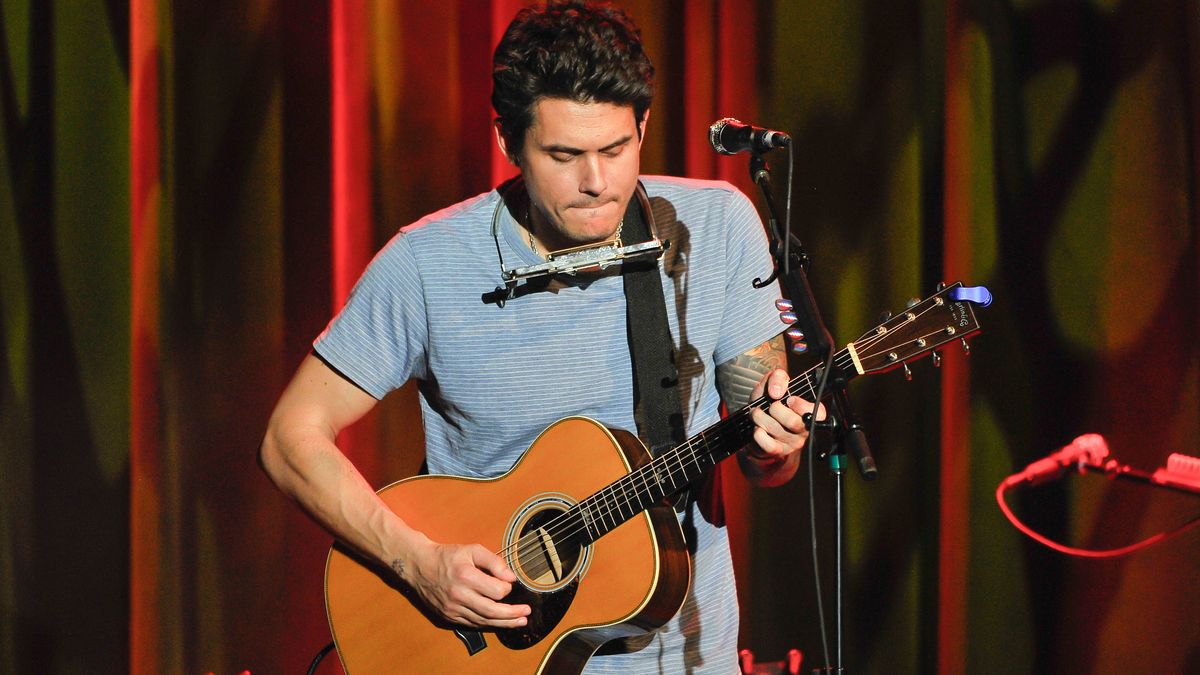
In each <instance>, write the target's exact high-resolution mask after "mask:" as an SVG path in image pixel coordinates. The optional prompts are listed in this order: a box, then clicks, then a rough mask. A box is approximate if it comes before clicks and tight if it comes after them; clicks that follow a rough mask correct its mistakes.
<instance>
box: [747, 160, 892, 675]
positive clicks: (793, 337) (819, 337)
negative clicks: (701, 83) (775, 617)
mask: <svg viewBox="0 0 1200 675" xmlns="http://www.w3.org/2000/svg"><path fill="white" fill-rule="evenodd" d="M791 151H792V150H791V148H790V147H789V148H788V152H789V153H791ZM789 159H790V154H789ZM750 178H751V179H752V180H753V181H754V183H755V184H756V185H758V187H759V189H760V190H761V191H762V194H763V199H764V200H765V201H766V203H767V209H768V212H769V216H770V218H769V220H770V223H769V227H768V231H769V232H770V238H771V241H770V250H771V255H772V257H773V258H774V264H775V269H774V271H773V273H772V275H771V276H770V277H768V278H767V279H766V280H765V281H762V280H760V279H755V280H754V285H755V287H756V288H761V287H763V286H765V285H767V284H769V283H771V281H773V280H774V279H776V278H778V279H779V281H780V283H781V284H782V285H783V295H784V298H785V299H784V300H781V301H780V302H779V303H777V304H778V306H779V307H780V309H781V310H782V314H781V318H783V319H784V322H785V323H792V324H794V326H795V327H796V328H793V329H791V330H789V331H788V341H789V342H790V343H791V344H792V351H794V352H796V353H805V352H808V351H812V352H813V353H814V354H815V355H816V356H817V357H818V358H820V359H821V361H822V363H824V366H822V368H823V370H827V371H828V372H823V373H822V386H823V387H825V389H824V390H825V391H828V392H829V399H828V401H829V404H830V412H831V413H832V414H830V415H829V416H828V417H827V418H826V419H825V420H824V421H817V420H815V419H814V418H813V417H812V416H811V415H806V416H805V422H806V424H807V426H808V428H809V441H808V449H809V451H811V449H812V447H813V446H814V440H818V441H820V442H822V443H823V444H824V445H823V447H825V448H827V450H825V451H823V452H822V453H821V454H820V455H818V457H819V458H820V459H827V460H828V461H829V468H830V471H831V472H832V474H833V476H834V496H833V501H834V528H835V548H836V558H837V564H836V565H835V572H834V573H835V587H836V588H835V605H836V606H835V611H836V621H835V624H834V625H835V642H836V645H837V646H836V652H835V653H836V657H835V659H834V663H833V665H830V664H829V663H828V652H827V651H826V665H825V667H824V668H822V669H817V670H814V672H823V673H837V674H838V675H840V674H841V673H844V672H845V669H844V666H843V661H842V623H843V622H842V575H843V571H844V567H845V563H844V543H843V524H842V520H843V518H842V505H843V503H844V496H843V494H842V486H843V474H844V466H845V454H846V451H847V448H848V449H849V451H850V452H851V453H852V454H853V455H854V457H855V460H856V461H857V464H858V468H859V472H860V473H861V474H862V477H863V478H864V479H866V480H874V479H875V477H876V475H877V474H878V469H877V468H876V466H875V459H874V457H873V456H872V455H871V449H870V446H869V445H868V444H867V438H866V434H865V433H864V432H863V427H862V424H861V423H860V422H859V420H858V418H857V416H856V415H855V414H854V411H853V409H852V408H851V406H850V399H849V397H848V396H847V395H846V384H847V382H848V378H847V377H846V375H845V374H844V373H842V372H840V370H839V368H838V366H836V365H835V364H833V362H832V360H831V359H830V356H831V355H832V354H833V352H834V343H833V337H832V336H831V335H830V333H829V329H828V328H827V327H826V325H825V322H824V320H822V318H821V312H820V310H819V309H818V308H817V301H816V298H815V297H813V293H812V286H810V285H809V282H808V274H807V270H808V267H809V265H810V264H811V262H810V260H809V258H808V254H807V252H806V251H805V250H804V247H803V245H802V244H801V243H800V240H799V239H798V238H797V237H796V236H795V235H793V234H792V233H791V230H790V223H789V222H787V221H786V220H784V221H782V222H783V226H784V227H783V230H782V232H781V231H780V229H779V223H780V222H781V220H780V218H779V212H778V209H777V208H776V205H775V199H774V196H773V194H772V191H771V174H770V169H769V168H768V167H767V163H766V160H765V159H764V158H763V156H762V153H760V152H751V157H750ZM788 180H789V181H790V180H791V175H790V173H789V176H788ZM789 206H790V205H789ZM788 215H789V216H790V213H789V214H788ZM797 328H798V330H797ZM821 391H822V389H821V387H818V393H817V395H818V396H819V397H820V396H821V393H820V392H821ZM814 403H815V401H814ZM823 634H824V628H823V627H822V635H823Z"/></svg>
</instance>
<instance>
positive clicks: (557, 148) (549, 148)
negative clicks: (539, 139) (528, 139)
mask: <svg viewBox="0 0 1200 675" xmlns="http://www.w3.org/2000/svg"><path fill="white" fill-rule="evenodd" d="M631 140H633V136H632V135H630V136H622V137H621V138H618V139H617V140H615V141H613V142H612V143H609V144H608V145H606V146H604V147H603V148H600V150H599V152H607V151H609V150H613V149H615V148H617V147H619V146H622V145H625V144H626V143H628V142H629V141H631ZM542 150H543V151H545V152H565V153H567V154H568V155H582V154H583V153H584V152H586V151H585V150H583V149H581V148H572V147H571V146H569V145H546V146H542Z"/></svg>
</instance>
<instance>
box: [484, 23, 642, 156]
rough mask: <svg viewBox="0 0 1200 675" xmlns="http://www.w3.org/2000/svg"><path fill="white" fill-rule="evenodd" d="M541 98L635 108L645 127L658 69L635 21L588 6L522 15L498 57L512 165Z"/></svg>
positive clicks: (495, 70)
mask: <svg viewBox="0 0 1200 675" xmlns="http://www.w3.org/2000/svg"><path fill="white" fill-rule="evenodd" d="M542 98H564V99H569V100H572V101H577V102H580V103H593V102H595V103H613V104H617V105H631V106H633V114H634V119H636V120H637V121H638V122H641V119H642V116H643V115H644V114H645V112H646V110H648V109H649V108H650V102H651V100H653V99H654V66H653V65H652V64H651V63H650V57H649V56H647V55H646V51H645V50H644V49H643V48H642V34H641V31H640V30H638V27H637V26H636V25H635V24H634V23H633V19H631V18H629V15H628V14H626V13H625V11H624V10H622V9H620V8H618V7H614V6H612V5H608V4H597V3H589V2H583V1H582V0H567V1H565V2H550V3H547V4H546V5H538V6H534V7H526V8H524V9H522V10H521V11H519V12H517V15H516V17H514V18H513V20H512V23H510V24H509V25H508V29H507V30H505V31H504V37H503V38H501V39H500V44H498V45H496V52H495V54H494V55H493V57H492V107H494V108H495V109H496V119H497V120H498V121H499V122H500V132H501V133H502V134H503V135H504V140H505V143H506V144H507V146H508V150H509V153H510V154H511V155H512V159H514V160H516V159H518V158H517V156H516V155H517V154H518V153H519V152H520V150H521V148H522V147H524V144H525V132H526V131H527V130H528V129H529V125H530V124H531V123H532V121H533V107H534V105H535V104H536V103H537V102H538V100H540V99H542ZM638 133H639V134H640V133H641V127H639V128H638Z"/></svg>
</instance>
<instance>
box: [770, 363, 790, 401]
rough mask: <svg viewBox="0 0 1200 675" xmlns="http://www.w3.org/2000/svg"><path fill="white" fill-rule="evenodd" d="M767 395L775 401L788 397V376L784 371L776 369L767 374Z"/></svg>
mask: <svg viewBox="0 0 1200 675" xmlns="http://www.w3.org/2000/svg"><path fill="white" fill-rule="evenodd" d="M767 393H768V394H770V396H771V398H773V399H775V400H779V399H781V398H783V397H785V396H787V395H788V374H787V371H786V370H783V369H782V368H776V369H775V370H772V371H771V372H769V373H767Z"/></svg>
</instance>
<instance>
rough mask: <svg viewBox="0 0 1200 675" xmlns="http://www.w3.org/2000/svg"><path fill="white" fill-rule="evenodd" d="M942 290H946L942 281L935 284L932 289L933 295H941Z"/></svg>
mask: <svg viewBox="0 0 1200 675" xmlns="http://www.w3.org/2000/svg"><path fill="white" fill-rule="evenodd" d="M944 290H946V282H944V281H939V282H937V286H934V287H933V292H934V293H941V292H942V291H944Z"/></svg>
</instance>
